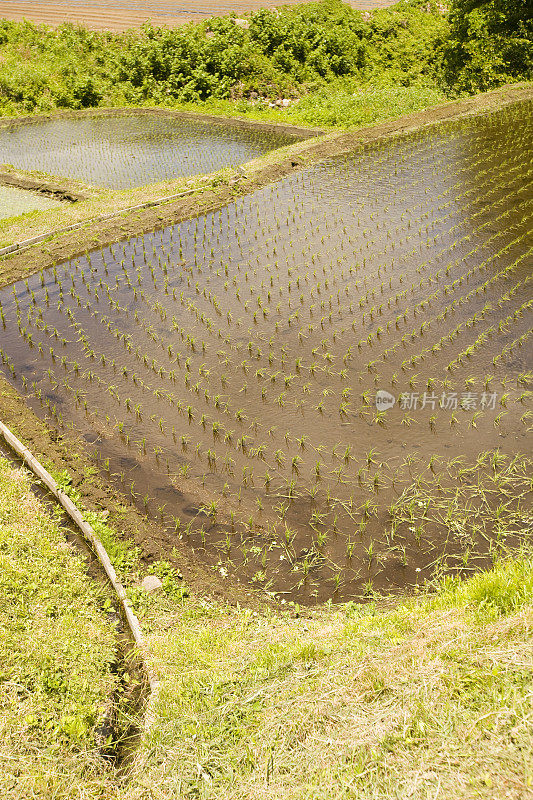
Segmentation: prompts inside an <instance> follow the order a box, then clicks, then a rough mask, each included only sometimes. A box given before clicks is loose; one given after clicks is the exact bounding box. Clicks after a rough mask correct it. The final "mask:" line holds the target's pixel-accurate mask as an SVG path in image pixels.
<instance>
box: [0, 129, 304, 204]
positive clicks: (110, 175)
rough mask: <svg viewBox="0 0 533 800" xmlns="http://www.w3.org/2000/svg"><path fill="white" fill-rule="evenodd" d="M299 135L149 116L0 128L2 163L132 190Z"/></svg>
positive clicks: (243, 157) (246, 157)
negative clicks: (132, 188) (135, 187)
mask: <svg viewBox="0 0 533 800" xmlns="http://www.w3.org/2000/svg"><path fill="white" fill-rule="evenodd" d="M297 138H298V137H295V136H294V135H290V134H287V133H284V132H283V131H269V130H262V129H259V128H254V127H252V126H250V127H246V128H238V127H234V126H231V125H228V126H224V125H223V124H221V123H212V122H211V123H209V122H204V121H201V120H193V119H187V118H179V117H170V116H168V117H167V116H156V115H153V116H150V115H148V114H143V115H135V114H132V115H128V116H103V117H98V116H97V117H77V118H72V119H69V118H61V119H53V120H46V121H44V122H33V123H26V124H23V125H22V124H20V123H16V124H13V125H5V126H3V127H0V163H4V164H11V165H13V166H15V167H17V168H19V169H25V170H41V171H43V172H47V173H51V174H54V175H60V176H63V177H65V178H70V179H75V180H81V181H83V182H84V183H87V184H94V185H96V186H106V187H109V188H111V189H127V188H131V187H134V186H141V185H143V184H146V183H155V182H158V181H165V180H174V179H176V178H179V177H183V176H189V175H199V174H204V173H209V172H215V171H217V170H220V169H223V168H225V167H236V166H238V165H240V164H243V163H244V162H246V161H250V160H251V159H252V158H256V157H258V156H260V155H263V154H264V153H266V152H268V151H269V150H272V149H274V148H276V147H281V146H283V145H286V144H290V143H292V142H294V141H297Z"/></svg>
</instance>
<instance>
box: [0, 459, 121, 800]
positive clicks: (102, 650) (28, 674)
mask: <svg viewBox="0 0 533 800" xmlns="http://www.w3.org/2000/svg"><path fill="white" fill-rule="evenodd" d="M101 603H102V596H101V590H100V589H99V585H98V584H96V583H95V582H94V581H92V580H91V579H89V578H88V577H87V576H86V574H85V571H84V566H83V563H82V561H81V560H80V558H79V557H77V556H76V555H75V554H74V553H73V552H72V550H71V548H70V547H69V546H68V545H67V544H66V542H65V539H64V536H63V534H62V532H61V531H60V530H59V528H58V525H57V523H56V521H54V520H53V519H52V517H50V516H49V515H48V514H47V513H46V512H45V511H44V509H43V507H42V504H41V502H40V501H38V500H37V498H36V497H35V496H34V495H33V493H32V492H31V490H30V486H29V482H28V478H27V474H26V472H25V471H24V470H21V469H12V468H11V467H10V466H9V463H8V462H7V461H6V460H5V459H0V631H1V635H0V675H1V683H0V696H1V702H0V706H1V711H0V737H1V742H2V745H1V747H0V792H1V794H2V796H3V797H17V798H22V797H24V798H29V797H43V798H45V797H46V798H50V797H54V798H75V797H80V798H81V797H85V796H87V794H86V792H87V787H89V788H90V787H91V785H94V782H95V776H96V775H98V785H99V786H105V784H106V782H107V777H106V771H105V769H104V765H103V762H102V760H101V758H100V757H99V756H98V753H97V750H96V748H97V744H98V740H97V734H96V727H97V725H98V724H99V723H101V721H102V715H103V711H104V709H105V708H106V706H107V704H108V699H109V696H110V694H111V693H112V691H113V688H114V678H113V676H112V675H111V673H110V669H109V665H110V662H111V661H112V660H113V658H114V634H113V628H112V626H111V625H110V624H109V623H108V622H107V621H106V620H105V618H104V615H103V612H102V610H101V608H100V606H101Z"/></svg>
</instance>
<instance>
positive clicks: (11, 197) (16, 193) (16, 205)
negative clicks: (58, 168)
mask: <svg viewBox="0 0 533 800" xmlns="http://www.w3.org/2000/svg"><path fill="white" fill-rule="evenodd" d="M59 204H60V201H59V200H54V198H52V197H44V196H43V195H39V194H37V193H36V192H28V191H26V190H25V189H16V188H14V187H12V186H0V219H7V218H8V217H16V216H18V215H19V214H26V213H27V212H28V211H46V209H48V208H57V206H59Z"/></svg>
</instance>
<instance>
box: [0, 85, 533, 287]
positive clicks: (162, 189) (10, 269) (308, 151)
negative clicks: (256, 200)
mask: <svg viewBox="0 0 533 800" xmlns="http://www.w3.org/2000/svg"><path fill="white" fill-rule="evenodd" d="M532 98H533V84H531V83H527V84H514V85H508V86H504V87H502V88H501V89H497V90H495V91H492V92H487V93H484V94H480V95H477V96H475V97H468V98H464V99H462V100H458V101H455V102H450V103H446V104H443V105H439V106H435V107H433V108H429V109H426V110H425V111H420V112H417V113H415V114H410V115H407V116H404V117H401V118H400V119H396V120H389V121H387V122H383V123H381V124H379V125H372V126H367V127H364V128H360V129H359V130H356V131H353V132H351V131H350V132H342V133H330V134H327V135H326V136H321V137H319V138H316V136H313V138H310V139H306V140H305V141H303V142H302V141H300V142H298V143H296V144H294V145H290V146H288V147H284V148H281V149H280V150H274V151H272V152H270V153H268V154H267V155H265V156H263V157H261V158H259V159H256V160H254V161H250V162H248V163H247V164H245V165H243V167H242V168H240V169H239V170H238V171H234V172H232V174H229V175H228V171H225V172H224V173H223V174H222V173H219V174H216V175H215V176H211V177H210V178H206V177H205V176H204V177H199V178H196V179H192V180H188V181H185V180H184V179H180V180H179V181H173V182H167V183H164V184H152V185H150V186H145V187H140V188H139V189H138V190H131V191H130V192H121V193H119V192H115V193H113V192H109V191H107V192H102V196H101V202H94V201H93V202H92V203H91V204H90V208H88V209H87V216H88V217H89V215H90V218H86V225H85V226H84V227H83V228H80V229H77V230H75V231H70V232H67V233H63V234H61V232H60V229H61V227H63V226H64V225H65V224H71V223H72V222H77V221H84V220H83V214H84V213H85V209H83V206H84V205H85V204H76V206H75V207H74V208H75V211H76V214H77V218H76V219H73V218H72V216H70V217H69V216H67V214H66V213H65V212H63V213H62V214H61V215H60V216H56V219H57V220H58V224H57V225H55V228H54V229H52V230H50V239H47V240H46V241H45V242H41V243H39V244H37V245H34V246H32V247H30V248H28V249H25V250H23V251H19V252H17V253H15V254H13V255H11V256H7V257H5V258H3V259H2V260H1V261H0V286H5V285H7V284H9V283H12V282H13V281H15V280H18V279H20V278H22V277H24V276H27V275H29V274H32V273H33V272H36V271H37V270H40V269H44V268H46V267H48V266H51V265H52V264H54V263H57V262H59V261H63V260H66V259H69V258H72V257H75V256H76V255H79V254H80V253H83V252H85V251H86V250H90V249H93V248H97V247H102V246H105V245H108V244H111V243H112V242H116V241H118V240H120V239H123V238H127V237H130V236H137V235H139V234H142V233H144V232H146V231H148V230H154V229H155V228H161V227H165V226H167V225H170V224H175V223H177V222H180V221H182V220H184V219H188V218H190V217H192V216H195V215H198V214H201V213H205V212H207V211H210V210H215V209H218V208H221V207H222V206H224V205H226V204H227V203H229V202H231V200H232V199H233V198H234V197H235V196H238V195H242V194H247V193H249V192H252V191H254V190H255V189H257V188H259V187H261V186H264V185H265V184H267V183H270V182H273V181H276V180H279V179H280V178H281V177H283V176H284V175H288V174H290V173H291V172H293V171H294V170H297V169H301V168H302V167H303V166H305V165H307V164H309V163H312V162H315V161H319V160H320V159H324V158H327V157H329V156H334V155H338V154H341V153H346V152H348V151H350V150H354V149H356V148H357V147H360V146H363V145H365V144H367V143H370V142H374V141H378V140H380V139H386V138H389V137H393V136H397V135H399V134H402V133H407V132H409V131H414V130H417V129H419V128H422V127H426V126H431V125H435V124H438V123H441V122H445V121H451V120H455V119H460V118H463V117H466V116H472V115H476V114H483V113H489V112H491V111H495V110H497V109H498V108H501V107H503V106H505V105H509V104H511V103H516V102H521V101H525V100H531V99H532ZM128 111H130V113H132V112H131V110H125V113H128ZM146 111H147V113H149V110H148V109H147V110H146ZM239 122H242V121H239ZM245 124H247V123H245ZM191 185H192V186H193V189H194V191H193V193H192V194H190V195H187V196H185V197H181V198H178V199H175V200H171V201H165V200H164V196H165V194H175V193H178V192H179V191H180V190H183V189H184V188H187V187H188V186H191ZM158 198H159V199H160V204H158V205H155V206H152V207H150V208H145V209H142V210H137V211H134V212H132V211H130V210H128V209H129V208H130V207H131V206H134V205H137V204H139V203H143V202H151V201H154V200H157V199H158ZM68 211H72V207H71V208H70V209H67V212H68ZM95 212H96V213H95ZM110 213H114V214H116V216H113V217H112V218H111V219H102V218H101V217H99V216H98V215H99V214H110ZM61 221H63V225H61ZM40 224H41V229H37V230H35V228H34V229H31V228H28V226H26V227H25V231H26V230H27V231H28V233H27V234H26V236H22V235H19V236H18V237H17V240H18V241H20V240H21V239H24V238H27V237H28V235H30V236H31V235H33V234H35V233H36V234H40V233H43V232H44V231H43V229H42V222H41V223H40ZM19 232H20V231H19Z"/></svg>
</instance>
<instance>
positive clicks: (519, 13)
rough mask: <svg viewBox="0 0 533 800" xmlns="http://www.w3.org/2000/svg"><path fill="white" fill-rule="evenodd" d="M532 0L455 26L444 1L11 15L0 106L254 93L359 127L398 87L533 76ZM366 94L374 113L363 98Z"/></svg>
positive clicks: (427, 91)
mask: <svg viewBox="0 0 533 800" xmlns="http://www.w3.org/2000/svg"><path fill="white" fill-rule="evenodd" d="M529 1H530V0H512V2H511V3H507V2H505V3H504V2H503V0H492V2H486V3H482V2H480V1H479V0H454V3H453V7H452V11H451V16H450V20H451V34H450V28H449V22H448V17H447V12H446V8H445V7H444V6H443V5H441V4H440V3H438V2H436V0H400V2H398V3H397V4H396V5H394V6H392V7H390V8H387V9H380V10H376V11H374V12H372V13H361V12H359V11H356V10H354V9H352V8H350V7H349V6H347V5H345V4H344V3H342V2H341V0H322V2H318V3H309V4H304V5H300V6H294V7H292V8H286V9H284V10H281V11H279V10H268V9H263V10H260V11H258V12H257V13H255V14H252V15H251V16H250V17H249V20H248V23H249V24H248V27H243V26H242V25H237V24H235V15H233V16H227V17H219V18H213V19H210V20H206V21H205V22H201V23H191V24H189V25H184V26H182V27H178V28H175V29H169V28H153V27H151V26H150V25H146V26H144V27H143V28H142V29H141V30H137V31H129V32H126V33H124V34H111V33H105V32H104V33H101V32H100V33H97V32H94V31H88V30H85V29H83V28H81V27H77V26H73V25H62V26H60V27H59V28H58V29H56V30H51V29H49V28H46V27H44V26H37V25H33V24H31V23H27V22H24V23H14V22H7V21H5V20H4V21H0V59H1V60H2V75H0V113H2V114H13V113H23V112H25V111H34V110H36V111H47V110H51V109H53V108H84V107H89V106H98V105H127V104H165V105H173V106H176V105H180V104H181V105H183V104H187V103H192V104H198V103H205V102H208V103H209V104H210V105H211V106H212V105H213V104H217V103H218V104H219V106H220V104H222V105H223V104H224V103H226V107H225V108H224V110H226V111H228V110H230V111H231V110H238V111H239V112H241V113H242V111H243V110H244V111H246V112H250V110H251V109H250V106H249V104H248V105H247V104H246V102H245V103H244V107H243V102H242V101H247V100H249V99H250V98H257V97H258V96H259V97H260V98H261V97H262V98H269V99H276V98H279V97H291V98H302V100H301V113H300V112H299V111H298V110H297V108H296V107H294V108H291V109H290V110H289V111H288V112H286V116H287V118H290V119H293V120H294V121H296V120H298V119H300V120H301V121H306V122H311V121H312V119H311V117H312V116H313V113H314V114H315V117H314V118H315V120H316V121H317V122H320V124H327V121H329V124H344V125H348V124H359V122H360V120H361V119H367V118H372V117H373V116H375V114H376V113H377V111H376V108H377V106H376V98H377V99H378V100H379V98H386V97H387V94H388V95H389V96H390V97H391V98H392V99H393V100H394V101H395V102H394V108H395V109H397V111H398V109H399V111H398V113H402V110H410V109H414V108H416V107H422V106H423V105H424V104H426V105H427V102H428V100H431V101H433V100H435V102H437V101H438V100H439V99H442V97H443V96H444V95H443V87H445V90H446V92H447V93H448V95H449V94H453V93H456V92H457V91H459V92H469V91H475V90H477V89H486V88H490V87H491V86H494V85H498V84H500V83H502V82H504V81H507V80H510V79H511V80H513V79H517V78H520V77H528V76H530V75H531V41H532V22H531V19H530V17H528V15H527V13H526V12H527V4H528V2H529ZM376 88H378V92H377V94H376ZM396 88H398V94H397V95H396V94H395V89H396ZM367 90H368V91H370V93H371V95H372V96H373V97H374V100H373V101H372V103H371V106H372V107H373V109H374V111H372V110H370V111H367V110H365V109H364V103H363V102H362V101H361V92H363V94H364V93H365V92H366V91H367ZM353 97H356V98H358V101H359V108H358V109H357V108H356V109H355V110H354V111H353V112H352V111H351V110H350V109H351V108H352V107H354V104H353V103H352V101H351V98H353ZM402 98H404V99H405V103H406V106H405V109H403V105H402V103H403V100H401V99H402ZM397 99H400V101H401V102H400V103H398V102H396V100H397ZM379 102H381V100H379ZM387 102H388V101H386V100H385V99H384V100H383V103H385V104H386V103H387ZM231 103H233V105H230V104H231ZM235 103H237V105H235ZM378 104H379V103H378ZM355 105H357V103H356V104H355ZM263 108H265V106H263ZM267 108H268V107H267ZM253 113H255V114H256V116H257V114H258V111H257V109H256V110H255V111H254V112H253ZM261 113H265V112H264V111H263V112H261ZM268 113H273V112H268ZM383 113H386V108H385V105H383ZM378 116H379V115H378Z"/></svg>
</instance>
